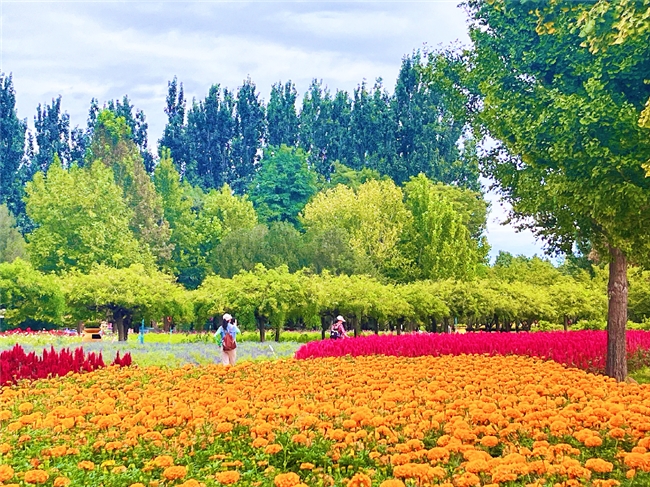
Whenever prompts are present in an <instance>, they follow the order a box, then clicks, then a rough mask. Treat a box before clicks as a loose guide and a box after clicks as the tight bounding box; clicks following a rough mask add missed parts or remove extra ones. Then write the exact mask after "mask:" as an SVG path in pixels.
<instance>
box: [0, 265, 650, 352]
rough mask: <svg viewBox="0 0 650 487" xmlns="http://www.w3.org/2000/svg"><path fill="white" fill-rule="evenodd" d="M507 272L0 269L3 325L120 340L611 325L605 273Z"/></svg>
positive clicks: (638, 300) (639, 299)
mask: <svg viewBox="0 0 650 487" xmlns="http://www.w3.org/2000/svg"><path fill="white" fill-rule="evenodd" d="M501 261H502V262H501V263H497V265H496V266H495V267H494V268H493V269H492V270H491V272H490V274H489V275H488V276H486V277H485V278H483V279H477V280H473V281H457V280H440V281H431V280H424V281H417V282H413V283H409V284H391V283H382V282H381V281H379V280H377V279H374V278H372V277H369V276H363V275H355V276H345V275H339V276H335V275H332V274H330V273H328V272H324V273H322V274H313V273H311V272H308V271H300V272H295V273H291V272H289V270H288V269H287V267H286V266H282V267H279V268H276V269H266V268H265V267H264V266H262V265H257V266H256V267H255V268H254V269H253V270H251V271H242V272H240V273H239V274H237V275H236V276H235V277H233V278H232V279H227V278H222V277H218V276H210V277H208V278H207V279H206V280H205V281H204V282H203V284H202V285H201V286H200V287H199V288H198V289H196V290H194V291H189V290H186V289H185V288H183V287H182V286H180V285H178V284H177V283H175V282H174V279H173V277H171V276H170V275H168V274H164V273H162V272H159V271H155V270H147V269H146V268H145V267H144V266H143V265H142V264H134V265H132V266H130V267H126V268H121V269H115V268H113V267H108V266H105V265H102V266H97V267H95V268H94V269H93V270H91V271H90V272H88V273H80V272H78V271H75V272H70V273H66V274H63V275H60V276H56V275H54V274H44V273H41V272H39V271H37V270H35V269H33V268H32V267H31V266H30V265H29V264H28V263H26V262H24V261H22V260H20V259H19V260H16V261H14V262H13V263H11V264H8V263H4V264H0V302H3V303H4V305H5V306H7V311H6V320H7V322H8V323H9V324H12V325H17V324H19V323H23V322H25V321H27V322H29V320H39V321H42V322H49V323H52V324H55V325H57V326H62V325H68V326H75V325H76V323H77V322H79V321H94V320H100V319H110V320H112V321H113V323H114V324H115V326H116V328H117V330H118V333H119V337H120V339H121V340H124V339H126V338H127V330H128V328H129V327H130V326H132V325H134V324H136V323H139V321H140V320H142V319H144V320H145V321H147V322H149V320H156V321H159V320H161V319H162V318H163V317H167V316H171V317H172V318H173V320H174V322H175V323H177V324H178V325H180V326H181V328H185V329H187V328H190V327H191V328H192V329H194V330H202V329H206V328H207V327H209V323H210V321H209V320H210V318H212V317H215V316H216V317H217V318H218V317H219V316H220V315H221V314H222V313H224V312H230V313H234V314H235V315H236V316H237V317H238V320H239V322H240V323H241V324H242V326H243V327H244V328H245V329H249V330H254V329H257V330H259V332H260V339H261V340H264V338H265V330H266V328H267V326H268V325H270V326H271V327H273V328H275V329H276V335H275V336H276V338H278V337H279V333H280V332H281V330H282V329H283V328H284V327H285V326H287V325H291V324H293V325H294V326H295V325H300V326H307V327H310V328H319V327H320V328H321V329H322V330H323V333H324V330H325V329H326V328H327V327H328V326H329V325H330V324H331V322H332V319H333V318H334V317H335V316H336V315H338V314H343V315H345V317H346V319H347V320H348V323H349V325H350V326H351V327H352V329H353V330H354V332H355V333H358V332H359V331H360V330H361V329H362V328H363V329H373V330H376V331H379V330H380V329H387V328H388V327H393V328H394V329H395V330H397V332H398V333H399V332H400V330H402V329H404V330H415V329H426V330H428V331H445V330H446V329H447V326H448V325H450V324H451V323H453V322H454V319H456V320H458V321H459V322H461V323H465V324H466V325H467V326H468V328H469V329H479V328H481V329H488V330H499V329H510V324H511V323H524V324H525V323H528V324H531V323H532V322H533V321H534V320H548V321H553V322H556V323H563V322H564V323H565V324H566V323H568V319H571V320H573V321H575V320H577V319H602V318H603V317H604V316H605V311H606V307H607V299H606V295H605V290H604V288H605V273H606V271H603V270H597V271H596V276H595V277H594V278H591V277H589V276H588V275H587V274H586V273H585V272H582V271H580V272H578V273H577V274H576V275H574V276H571V275H567V274H562V273H561V272H560V270H558V269H556V268H554V267H553V266H552V265H550V264H549V263H548V262H546V261H542V260H540V259H538V258H534V259H526V258H512V257H511V256H508V255H502V256H501ZM649 277H650V276H649V275H648V273H647V272H646V273H641V272H639V274H638V275H635V276H634V283H635V285H634V286H633V287H632V293H631V306H632V307H631V311H632V313H633V314H634V315H636V316H638V317H639V318H647V317H649V316H650V309H649V308H648V304H647V303H648V297H649V296H650V285H648V278H649Z"/></svg>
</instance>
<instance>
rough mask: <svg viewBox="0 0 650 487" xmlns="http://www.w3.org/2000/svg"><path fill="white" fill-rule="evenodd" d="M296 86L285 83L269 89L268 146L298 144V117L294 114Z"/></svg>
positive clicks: (267, 110)
mask: <svg viewBox="0 0 650 487" xmlns="http://www.w3.org/2000/svg"><path fill="white" fill-rule="evenodd" d="M297 97H298V93H297V92H296V86H295V85H294V84H293V83H292V82H291V81H287V82H286V83H285V84H284V85H282V83H280V82H278V83H276V84H274V85H273V86H272V87H271V97H270V99H269V103H268V105H267V107H266V122H267V126H268V145H272V146H275V147H280V146H281V145H282V144H284V145H287V146H289V147H292V146H295V145H296V144H297V143H298V115H297V114H296V99H297Z"/></svg>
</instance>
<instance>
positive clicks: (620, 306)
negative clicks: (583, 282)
mask: <svg viewBox="0 0 650 487" xmlns="http://www.w3.org/2000/svg"><path fill="white" fill-rule="evenodd" d="M609 256H610V261H609V282H608V283H607V296H608V298H609V305H608V308H607V366H606V367H605V374H606V375H608V376H610V377H613V378H614V379H616V380H618V381H623V380H625V379H626V377H627V346H626V345H627V343H626V338H625V326H626V325H627V258H626V257H625V254H624V253H623V251H621V249H619V248H616V247H611V246H610V247H609Z"/></svg>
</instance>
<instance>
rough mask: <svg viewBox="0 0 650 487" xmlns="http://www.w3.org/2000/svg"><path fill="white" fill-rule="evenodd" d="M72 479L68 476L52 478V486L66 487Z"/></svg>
mask: <svg viewBox="0 0 650 487" xmlns="http://www.w3.org/2000/svg"><path fill="white" fill-rule="evenodd" d="M71 483H72V481H71V480H70V479H69V478H68V477H57V478H55V479H54V484H53V485H54V487H67V486H68V485H70V484H71Z"/></svg>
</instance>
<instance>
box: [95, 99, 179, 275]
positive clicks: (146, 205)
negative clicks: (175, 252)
mask: <svg viewBox="0 0 650 487" xmlns="http://www.w3.org/2000/svg"><path fill="white" fill-rule="evenodd" d="M87 159H88V161H95V160H100V161H102V162H103V163H104V164H105V165H106V166H107V167H109V168H111V169H112V170H113V174H114V178H115V183H116V184H117V185H118V187H120V188H121V189H122V195H123V197H124V200H125V201H126V203H127V205H128V207H129V208H130V209H131V210H132V214H131V219H130V221H129V228H130V229H131V231H132V232H133V234H134V235H135V237H136V238H137V239H138V241H139V242H140V243H141V244H142V245H143V246H146V247H148V249H149V250H150V251H151V253H152V254H153V255H154V256H155V257H156V259H157V260H158V262H159V263H160V264H162V263H164V262H165V261H166V260H168V259H169V258H170V257H171V252H172V249H173V246H172V245H170V243H169V238H170V235H171V231H170V229H169V223H168V222H167V221H166V220H165V218H164V210H163V206H162V199H161V197H160V196H159V195H158V193H156V188H155V186H154V184H153V182H152V181H151V178H150V177H149V174H148V173H147V170H146V168H145V166H144V162H143V160H142V156H141V154H140V151H139V149H138V147H137V146H136V145H135V143H134V142H133V140H132V136H131V128H130V127H129V126H128V125H127V123H126V119H125V118H124V117H121V116H119V117H118V116H116V115H115V113H114V112H113V111H111V110H109V109H105V110H102V111H101V112H99V114H98V116H97V121H96V123H95V128H94V132H93V138H92V143H91V144H90V149H89V151H88V153H87Z"/></svg>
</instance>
